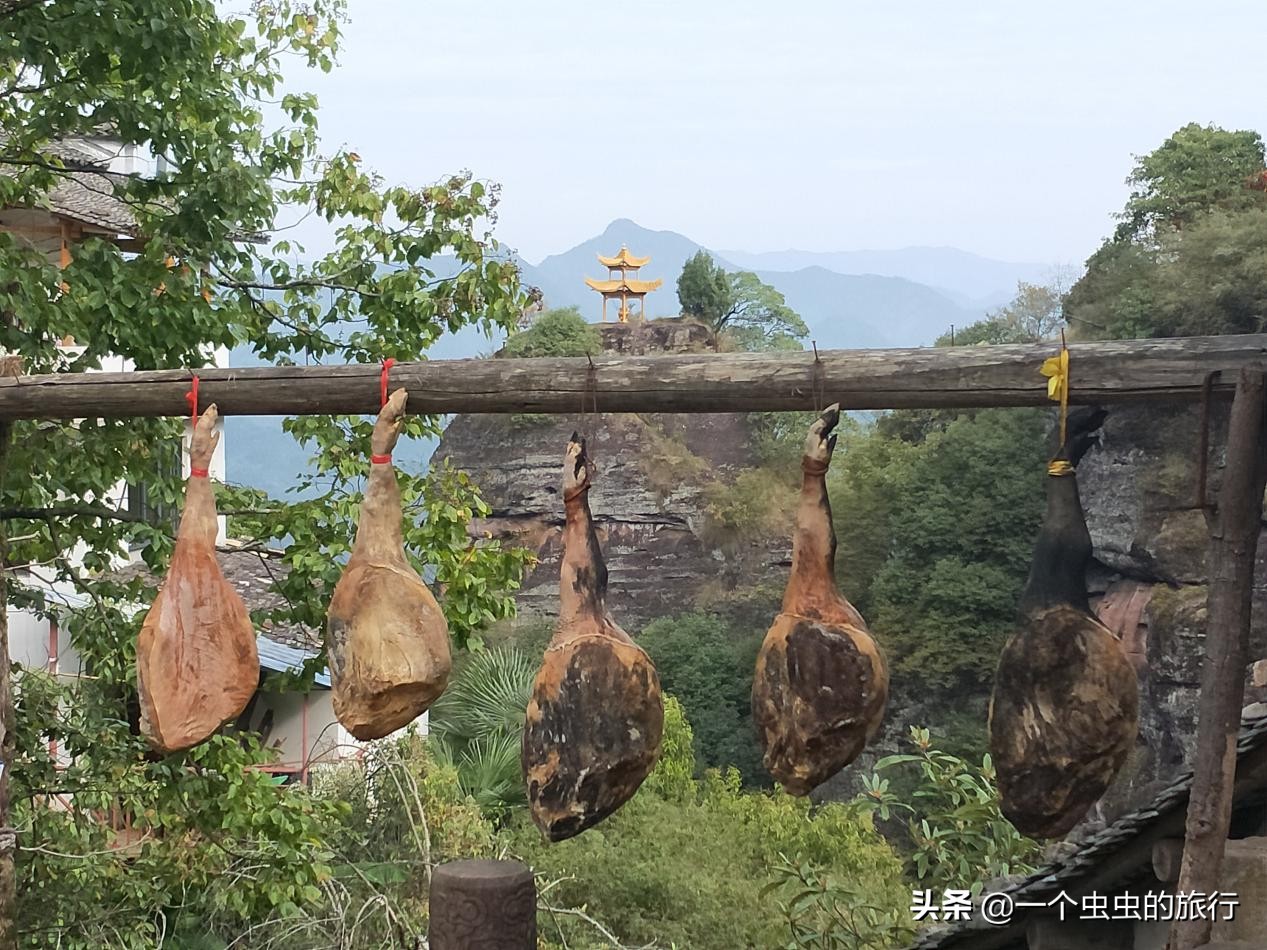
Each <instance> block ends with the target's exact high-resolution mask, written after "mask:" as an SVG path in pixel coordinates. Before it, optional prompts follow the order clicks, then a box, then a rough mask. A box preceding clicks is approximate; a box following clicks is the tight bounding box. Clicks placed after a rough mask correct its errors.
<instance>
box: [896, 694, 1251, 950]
mask: <svg viewBox="0 0 1267 950" xmlns="http://www.w3.org/2000/svg"><path fill="white" fill-rule="evenodd" d="M1265 747H1267V709H1264V708H1263V707H1262V706H1261V705H1258V706H1250V707H1246V709H1245V711H1244V713H1243V715H1242V718H1241V733H1240V738H1239V739H1238V741H1237V746H1236V754H1237V757H1238V758H1239V757H1241V756H1244V755H1246V754H1248V753H1249V752H1252V751H1255V750H1257V749H1261V748H1265ZM1191 787H1192V770H1191V769H1188V770H1185V771H1184V772H1182V773H1181V774H1180V775H1179V776H1178V777H1176V778H1175V780H1174V781H1173V782H1171V783H1170V784H1169V785H1167V786H1166V787H1165V788H1163V789H1162V790H1161V791H1160V792H1159V793H1158V794H1157V796H1156V797H1155V798H1154V799H1153V800H1152V801H1151V802H1150V803H1149V804H1147V805H1145V806H1144V807H1142V808H1139V809H1136V810H1135V811H1133V812H1129V813H1128V814H1125V815H1123V816H1122V817H1121V818H1119V819H1117V821H1115V822H1113V824H1111V825H1109V826H1108V827H1107V828H1105V829H1104V830H1103V831H1100V832H1098V833H1097V834H1095V835H1093V836H1092V837H1090V838H1089V839H1087V840H1086V841H1085V842H1083V844H1082V847H1080V848H1079V849H1078V850H1077V851H1076V852H1075V853H1074V854H1071V855H1069V856H1068V857H1066V858H1062V859H1060V860H1058V861H1055V862H1053V863H1051V864H1049V865H1047V866H1046V867H1041V868H1039V869H1038V870H1036V871H1035V872H1034V873H1032V874H1030V875H1027V876H1025V877H1022V878H1020V879H1018V880H1016V881H1014V882H1012V883H1011V884H1009V885H1007V886H1005V887H1001V888H998V889H997V890H998V891H1000V892H1003V893H1007V894H1010V895H1011V896H1012V898H1013V899H1014V900H1015V901H1016V902H1017V903H1018V904H1019V903H1021V902H1035V903H1036V902H1039V901H1043V902H1049V901H1050V900H1051V899H1052V898H1054V897H1055V896H1056V895H1057V894H1059V893H1060V892H1061V891H1068V890H1072V889H1073V888H1074V887H1075V886H1076V885H1077V883H1078V882H1079V881H1080V880H1082V879H1083V878H1085V877H1087V876H1088V875H1090V874H1091V873H1092V872H1093V871H1094V870H1095V869H1096V867H1097V866H1098V865H1099V864H1100V863H1101V862H1102V861H1104V860H1105V859H1106V858H1108V857H1109V856H1110V855H1112V854H1113V853H1114V852H1116V851H1117V850H1119V849H1120V848H1122V847H1123V846H1124V845H1126V844H1128V843H1129V842H1130V841H1132V840H1133V839H1134V838H1137V837H1139V836H1140V835H1142V834H1143V833H1144V832H1146V831H1147V830H1148V829H1149V828H1150V827H1152V825H1154V824H1155V823H1156V822H1157V821H1158V820H1159V819H1161V818H1163V817H1165V816H1167V815H1170V814H1173V813H1174V812H1175V811H1176V810H1178V809H1180V808H1184V807H1185V806H1186V804H1187V801H1188V792H1189V790H1190V789H1191ZM1021 917H1022V915H1021V913H1020V912H1018V913H1017V915H1016V916H1015V917H1013V922H1016V921H1019V920H1020V919H1021ZM997 929H998V927H997V926H996V925H993V924H989V923H987V922H985V921H984V920H982V919H981V917H980V915H974V916H973V918H972V919H971V920H967V921H963V922H961V923H957V924H955V925H953V926H948V927H936V928H933V929H931V930H928V931H925V933H924V934H923V935H922V936H921V937H920V938H919V939H918V940H916V941H915V943H913V944H911V945H910V947H909V948H908V950H942V948H948V947H954V946H956V945H958V944H960V943H961V942H964V941H969V940H970V938H971V935H972V934H974V933H978V932H984V931H992V930H997Z"/></svg>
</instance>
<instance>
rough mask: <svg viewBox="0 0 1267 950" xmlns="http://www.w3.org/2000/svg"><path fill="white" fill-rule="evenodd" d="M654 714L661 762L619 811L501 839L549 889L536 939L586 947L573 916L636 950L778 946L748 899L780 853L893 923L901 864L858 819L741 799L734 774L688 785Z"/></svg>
mask: <svg viewBox="0 0 1267 950" xmlns="http://www.w3.org/2000/svg"><path fill="white" fill-rule="evenodd" d="M665 707H666V708H665V736H664V752H663V754H662V756H661V759H660V762H659V764H658V765H657V766H656V770H655V771H654V772H653V773H652V775H651V776H650V777H649V778H648V779H647V781H646V782H645V783H644V784H643V787H642V788H641V789H640V790H639V791H638V793H637V794H636V795H635V796H634V797H633V799H631V800H630V801H629V802H628V804H626V805H625V806H624V807H623V808H622V809H621V810H620V811H618V812H616V813H615V814H614V815H612V816H611V817H610V818H608V819H607V820H606V821H604V822H603V823H602V824H599V825H597V826H595V827H594V828H591V829H590V830H589V831H587V832H585V834H583V835H579V836H577V837H576V838H573V839H570V840H568V841H564V842H560V843H558V844H547V843H545V842H544V841H543V840H542V838H541V835H540V834H539V833H538V832H537V830H536V829H535V828H534V827H533V826H532V825H531V823H530V822H529V821H527V820H526V816H524V815H520V816H516V817H515V819H514V820H513V821H512V822H511V824H510V825H509V827H508V828H507V829H506V833H505V840H506V841H507V842H508V844H509V846H510V850H511V851H512V853H515V854H518V855H520V856H521V857H523V858H524V859H525V860H527V861H528V862H529V863H530V864H531V865H532V866H533V867H534V869H535V870H536V871H537V872H538V873H539V874H541V875H543V876H544V877H545V878H546V879H547V881H550V882H558V883H555V884H553V886H551V887H550V889H549V890H548V891H546V892H545V894H544V895H543V902H542V903H543V905H544V907H543V912H542V914H541V918H540V928H541V933H542V935H543V936H544V937H546V938H547V939H550V938H551V937H562V938H563V939H564V940H566V941H567V942H568V943H569V944H571V945H573V946H577V945H581V946H593V945H594V944H593V943H588V944H586V943H583V942H581V941H583V940H585V939H592V938H593V937H594V934H595V931H594V930H593V929H592V927H591V925H589V924H588V923H586V922H585V921H584V920H582V919H581V918H579V917H577V916H576V915H575V913H574V912H573V911H574V910H575V909H576V908H581V907H583V908H584V909H585V914H586V916H589V917H592V918H593V919H595V920H597V921H601V922H602V924H603V925H604V926H605V927H606V928H607V929H609V930H610V931H611V932H612V933H613V934H614V935H616V936H617V937H619V938H620V940H621V941H622V942H624V943H628V944H633V945H635V946H637V945H642V944H651V943H654V944H655V945H656V946H670V945H674V946H678V947H691V948H693V950H695V948H697V950H710V948H717V950H733V948H735V947H773V946H782V945H784V944H785V943H786V936H785V935H786V922H785V921H784V920H782V919H781V918H780V915H779V914H778V912H777V910H775V909H774V908H773V907H772V906H768V905H763V904H762V902H760V901H759V900H757V896H758V894H759V893H760V892H761V889H762V888H763V887H765V885H766V884H768V883H770V876H769V875H770V871H771V869H772V868H774V867H776V866H777V865H778V864H779V862H780V861H782V860H783V858H782V857H781V855H783V854H793V855H796V856H797V859H798V860H801V861H805V862H808V863H810V864H812V865H813V866H814V867H816V868H822V869H825V870H826V871H828V872H830V873H833V874H836V875H840V876H842V877H845V878H848V879H851V880H856V881H858V882H860V887H861V888H862V890H863V891H864V896H865V898H866V899H867V901H868V902H869V903H872V904H875V905H877V906H881V907H884V908H887V909H888V910H889V911H891V912H892V913H893V914H895V915H897V914H899V913H900V912H904V911H905V910H906V909H907V908H908V907H909V902H910V892H909V890H907V889H906V888H905V887H904V886H903V883H902V876H901V862H900V860H899V859H898V857H897V856H896V855H895V854H894V852H893V851H892V850H891V849H890V847H889V846H888V844H886V843H885V841H884V839H883V838H881V837H880V835H879V834H878V833H877V832H876V831H875V829H874V827H873V826H872V824H871V821H870V818H869V817H868V816H865V815H860V814H859V813H858V812H857V811H856V810H854V809H851V808H849V807H847V806H845V805H839V804H828V805H822V806H813V805H811V804H810V803H809V802H808V801H806V800H805V799H796V798H792V797H790V796H788V795H785V794H782V793H779V794H770V793H754V792H744V791H743V790H742V789H741V788H740V781H739V773H738V772H736V771H735V770H734V769H731V770H728V771H727V772H726V773H725V774H723V773H720V772H717V771H709V772H707V773H706V775H705V778H704V780H703V781H702V782H695V781H692V780H691V779H690V774H691V772H692V771H693V768H694V762H693V758H692V756H691V754H690V748H691V735H690V726H689V723H687V722H686V719H685V717H683V716H682V715H681V712H680V707H678V705H677V703H675V702H674V701H673V700H672V699H671V698H670V699H668V701H667V702H666V704H665ZM549 908H561V911H558V910H556V912H554V913H552V912H551V911H550V909H549Z"/></svg>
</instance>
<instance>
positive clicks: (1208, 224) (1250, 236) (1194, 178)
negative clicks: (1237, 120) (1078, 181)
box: [1064, 124, 1267, 339]
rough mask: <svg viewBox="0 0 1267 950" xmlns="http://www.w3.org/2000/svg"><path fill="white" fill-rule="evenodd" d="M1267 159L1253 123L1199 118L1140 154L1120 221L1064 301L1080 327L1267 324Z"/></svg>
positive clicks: (1088, 330)
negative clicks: (1266, 250) (1221, 123)
mask: <svg viewBox="0 0 1267 950" xmlns="http://www.w3.org/2000/svg"><path fill="white" fill-rule="evenodd" d="M1263 165H1264V153H1263V142H1262V139H1261V137H1260V136H1259V135H1258V133H1257V132H1252V131H1247V130H1241V131H1235V132H1229V131H1226V130H1224V129H1220V128H1218V127H1216V126H1200V125H1196V124H1190V125H1187V126H1184V127H1183V128H1182V129H1180V130H1179V131H1177V132H1176V133H1175V134H1174V135H1172V136H1171V137H1170V138H1169V139H1167V140H1166V141H1165V142H1164V143H1163V144H1162V145H1161V146H1160V147H1158V148H1157V149H1155V150H1154V151H1153V152H1150V153H1149V154H1148V155H1145V156H1142V157H1141V158H1140V159H1139V161H1138V164H1137V165H1136V167H1135V171H1134V173H1133V174H1132V176H1131V178H1130V179H1129V181H1130V183H1131V185H1132V192H1131V197H1130V199H1129V200H1128V201H1127V203H1126V207H1125V209H1124V210H1123V212H1122V214H1121V215H1120V216H1119V217H1120V219H1121V224H1120V225H1119V227H1118V229H1117V231H1116V232H1115V233H1114V235H1113V236H1112V237H1110V238H1109V239H1108V240H1106V241H1105V242H1104V244H1103V245H1102V246H1101V247H1100V248H1099V249H1098V250H1097V251H1096V252H1095V253H1094V254H1093V255H1092V256H1091V257H1090V258H1089V259H1088V261H1087V268H1086V272H1085V274H1084V275H1083V276H1082V278H1081V279H1080V280H1079V281H1078V282H1077V283H1076V284H1075V285H1074V286H1073V288H1072V290H1071V291H1070V293H1069V296H1068V298H1067V299H1066V301H1065V307H1064V310H1065V316H1066V318H1067V319H1068V321H1069V323H1070V325H1071V327H1072V329H1073V330H1074V331H1075V333H1076V334H1077V335H1078V336H1080V337H1083V338H1091V339H1097V338H1099V339H1114V338H1130V337H1151V336H1176V335H1188V334H1195V333H1245V332H1254V331H1256V330H1258V329H1259V328H1261V327H1262V326H1264V318H1263V317H1264V314H1263V308H1262V300H1263V299H1264V297H1267V275H1265V274H1264V272H1263V271H1262V269H1261V267H1260V266H1259V262H1260V261H1261V258H1262V252H1263V240H1264V237H1263V235H1264V226H1265V224H1264V223H1265V222H1267V192H1265V191H1264V183H1265V182H1267V175H1265V174H1264V171H1263Z"/></svg>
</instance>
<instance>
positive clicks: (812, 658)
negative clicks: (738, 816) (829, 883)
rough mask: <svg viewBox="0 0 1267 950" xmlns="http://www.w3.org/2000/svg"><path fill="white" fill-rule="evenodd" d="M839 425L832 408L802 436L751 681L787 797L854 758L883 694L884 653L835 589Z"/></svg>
mask: <svg viewBox="0 0 1267 950" xmlns="http://www.w3.org/2000/svg"><path fill="white" fill-rule="evenodd" d="M839 419H840V407H839V406H831V407H830V408H828V409H827V410H826V411H825V412H823V414H822V415H821V416H819V418H818V419H816V420H815V421H814V424H813V425H812V426H810V430H809V435H808V437H807V438H806V440H805V452H804V455H803V456H802V458H801V470H802V485H801V500H800V504H799V506H798V508H797V512H796V535H795V537H794V538H793V541H792V575H791V578H790V579H789V580H788V585H787V590H786V591H785V592H784V595H783V610H782V612H781V613H780V614H779V615H778V617H777V618H775V621H774V625H773V626H772V627H771V628H770V631H769V632H768V633H767V634H766V636H765V641H764V642H763V643H762V644H761V651H760V653H759V654H758V655H757V669H756V676H755V677H754V679H753V684H752V716H753V719H754V721H755V722H756V726H757V737H758V739H759V740H760V742H761V747H762V749H764V750H765V766H766V769H767V770H768V771H769V772H770V774H771V775H772V776H774V778H775V779H777V780H778V781H779V782H781V783H782V784H783V787H784V788H785V789H786V790H787V791H788V792H790V793H791V794H793V795H806V794H808V793H809V792H810V790H812V789H813V788H814V787H815V786H817V785H820V784H821V783H823V782H824V781H826V780H827V779H828V778H830V777H831V776H832V775H834V774H835V773H836V772H838V771H840V769H842V768H844V767H845V766H846V765H848V764H849V763H850V762H852V761H853V760H854V759H855V758H857V757H858V753H859V752H861V751H862V749H863V746H865V745H866V743H867V741H868V740H869V739H870V738H871V737H872V736H873V735H875V733H876V730H877V729H879V727H880V721H881V719H882V718H883V716H884V707H885V704H886V703H887V702H888V696H889V674H888V669H887V667H886V664H885V661H884V656H883V654H881V652H880V650H879V648H878V647H877V646H876V643H875V641H874V640H872V639H871V636H870V635H869V634H868V633H867V626H866V623H865V622H864V621H863V619H862V616H861V615H860V614H859V613H858V611H857V610H855V609H854V607H853V605H852V604H850V603H849V601H847V600H846V599H845V598H844V597H843V596H841V594H840V591H839V590H837V588H836V576H835V567H836V533H835V530H834V529H833V527H832V520H831V505H830V503H829V502H828V500H827V469H828V466H829V465H830V464H831V456H832V451H833V449H834V448H835V446H836V437H835V436H834V435H832V434H831V433H832V430H833V429H834V428H835V427H836V423H837V422H838V421H839Z"/></svg>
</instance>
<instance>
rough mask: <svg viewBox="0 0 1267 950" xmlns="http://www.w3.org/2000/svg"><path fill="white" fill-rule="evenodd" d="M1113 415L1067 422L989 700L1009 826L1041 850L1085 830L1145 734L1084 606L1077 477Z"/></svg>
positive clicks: (1084, 415)
mask: <svg viewBox="0 0 1267 950" xmlns="http://www.w3.org/2000/svg"><path fill="white" fill-rule="evenodd" d="M1106 415H1107V413H1105V412H1104V411H1103V410H1101V409H1091V408H1088V409H1079V410H1076V411H1075V412H1072V413H1070V415H1069V419H1068V425H1067V436H1066V439H1065V444H1064V445H1063V446H1061V449H1060V452H1059V454H1058V455H1057V456H1056V462H1055V463H1053V466H1052V468H1051V470H1050V471H1051V472H1052V474H1049V476H1048V478H1047V514H1046V517H1045V519H1044V521H1043V527H1042V530H1041V532H1040V533H1039V536H1038V543H1037V545H1036V546H1035V550H1034V560H1033V564H1032V565H1031V567H1030V574H1029V580H1028V582H1027V583H1026V586H1025V592H1024V594H1023V595H1022V597H1021V629H1020V631H1019V632H1018V633H1017V634H1015V635H1014V636H1013V637H1012V639H1011V640H1009V641H1008V643H1007V645H1006V646H1005V647H1004V648H1003V653H1002V655H1001V657H1000V659H999V666H998V671H997V672H996V673H995V677H994V691H993V695H992V696H991V699H990V724H989V730H990V751H991V753H992V755H993V757H994V764H995V767H996V769H997V770H998V782H999V792H1000V795H1001V797H1002V809H1003V814H1005V815H1006V816H1007V817H1008V819H1009V820H1010V821H1011V822H1012V824H1013V825H1015V826H1016V828H1017V830H1019V831H1021V832H1023V833H1024V834H1027V835H1031V836H1033V837H1037V838H1056V837H1060V836H1061V835H1064V834H1066V833H1067V832H1068V831H1069V830H1070V829H1072V828H1073V826H1074V825H1076V824H1077V823H1078V822H1079V821H1081V820H1082V817H1083V816H1084V815H1085V814H1086V813H1087V810H1088V809H1089V808H1090V807H1091V806H1092V805H1093V804H1094V803H1095V802H1096V801H1097V800H1098V799H1099V798H1100V796H1102V795H1103V794H1104V792H1105V790H1106V789H1107V788H1108V787H1109V784H1110V783H1111V782H1112V781H1113V779H1114V777H1115V776H1116V775H1117V773H1118V770H1119V769H1121V767H1122V764H1123V763H1124V762H1125V761H1126V756H1127V754H1128V753H1129V752H1130V750H1131V747H1132V745H1133V744H1134V742H1135V735H1136V731H1137V727H1138V711H1139V697H1138V687H1137V685H1136V678H1135V670H1134V668H1133V667H1132V666H1131V663H1130V661H1129V660H1128V659H1127V657H1126V653H1125V651H1124V650H1123V649H1122V645H1121V643H1119V642H1118V640H1117V638H1116V637H1114V636H1113V634H1112V633H1110V632H1109V630H1108V629H1107V628H1106V627H1105V626H1104V625H1103V624H1101V623H1100V622H1099V620H1097V619H1096V617H1095V615H1094V614H1092V612H1091V607H1090V604H1089V603H1088V600H1087V585H1086V569H1087V563H1088V562H1089V561H1090V560H1091V535H1090V533H1089V532H1088V531H1087V524H1086V518H1085V517H1084V515H1083V511H1082V501H1081V499H1080V498H1079V496H1078V480H1077V477H1076V475H1075V474H1074V469H1075V467H1076V466H1077V464H1078V462H1079V461H1081V459H1082V457H1083V456H1084V455H1085V454H1086V452H1087V450H1088V449H1089V448H1090V447H1091V445H1092V444H1093V443H1094V442H1095V440H1096V435H1095V433H1096V430H1098V429H1099V428H1100V426H1101V424H1102V423H1103V421H1104V418H1105V416H1106ZM1061 463H1064V464H1061Z"/></svg>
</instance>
